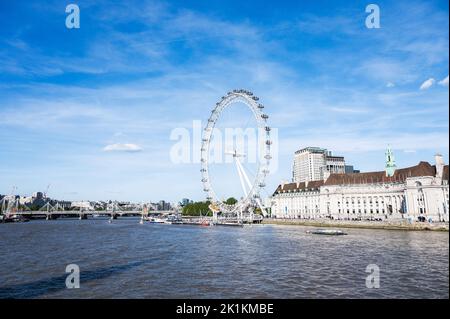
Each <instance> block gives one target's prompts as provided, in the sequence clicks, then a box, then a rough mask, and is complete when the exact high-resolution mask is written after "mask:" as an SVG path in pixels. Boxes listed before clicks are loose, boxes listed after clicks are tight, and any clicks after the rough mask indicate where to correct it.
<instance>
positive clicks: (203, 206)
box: [182, 201, 212, 216]
mask: <svg viewBox="0 0 450 319" xmlns="http://www.w3.org/2000/svg"><path fill="white" fill-rule="evenodd" d="M210 204H211V202H210V201H206V202H194V203H189V204H187V205H185V206H184V207H183V211H182V214H183V215H184V216H200V215H202V216H211V215H212V212H211V210H210V209H209V205H210Z"/></svg>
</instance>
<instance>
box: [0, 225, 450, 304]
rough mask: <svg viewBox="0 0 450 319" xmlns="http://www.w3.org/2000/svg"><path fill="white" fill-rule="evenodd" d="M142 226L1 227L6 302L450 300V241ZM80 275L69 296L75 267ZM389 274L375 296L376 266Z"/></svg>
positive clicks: (301, 230) (444, 236)
mask: <svg viewBox="0 0 450 319" xmlns="http://www.w3.org/2000/svg"><path fill="white" fill-rule="evenodd" d="M308 229H311V228H308V227H301V226H277V225H253V226H249V227H244V228H237V227H223V226H222V227H220V226H218V227H200V226H187V225H157V224H149V223H147V224H144V225H140V224H138V219H135V218H122V219H120V218H119V219H118V220H115V221H114V222H113V223H111V224H110V223H108V222H107V219H101V218H99V219H89V220H73V219H72V220H71V219H65V220H64V219H60V220H52V221H44V220H36V221H31V222H28V223H17V224H0V247H1V250H0V252H1V253H0V254H1V257H0V298H448V297H449V259H448V258H449V234H448V233H447V232H407V231H386V230H362V229H361V230H359V229H349V230H346V232H347V233H348V235H347V236H321V235H312V234H307V233H306V231H307V230H308ZM68 264H76V265H78V266H79V269H80V288H79V289H67V288H66V285H65V281H66V277H67V275H68V274H66V272H65V270H66V266H67V265H68ZM370 264H375V265H377V266H378V267H379V270H380V273H379V274H380V276H379V278H380V280H379V282H380V285H379V288H371V289H370V288H367V286H366V277H367V276H369V275H370V274H369V273H368V272H366V267H367V266H368V265H370Z"/></svg>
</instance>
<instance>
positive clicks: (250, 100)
mask: <svg viewBox="0 0 450 319" xmlns="http://www.w3.org/2000/svg"><path fill="white" fill-rule="evenodd" d="M258 101H259V98H258V97H256V96H255V95H253V93H252V92H250V91H247V90H243V89H240V90H233V91H232V92H228V93H227V95H226V96H222V99H221V100H220V101H219V102H217V103H216V105H215V107H214V108H213V110H212V111H211V115H210V116H209V118H208V122H207V125H206V127H205V129H204V131H203V134H202V146H201V164H202V165H201V166H202V168H201V172H202V184H203V191H204V192H205V193H206V194H207V199H208V200H209V201H210V202H211V203H214V204H215V205H217V206H218V208H220V210H221V211H222V212H226V213H233V212H236V211H237V210H243V209H245V208H246V207H248V206H249V205H250V204H251V201H252V200H253V197H254V198H259V193H260V190H261V189H262V188H263V187H264V179H265V177H266V175H267V174H268V173H269V170H268V168H269V163H270V159H271V155H270V145H271V143H272V142H271V140H270V130H271V129H270V126H268V124H267V119H268V116H267V115H266V114H264V113H263V112H262V109H263V108H264V106H263V105H262V104H260V103H259V102H258ZM236 102H242V103H243V104H245V105H246V106H247V107H248V108H249V109H250V110H251V111H252V114H253V116H254V118H255V120H256V123H257V127H258V129H264V131H265V133H266V135H265V144H266V145H265V148H264V159H265V162H264V163H262V160H261V157H260V156H258V161H257V169H256V174H255V176H254V180H253V183H252V186H251V187H250V186H249V188H250V189H249V192H248V194H247V195H246V196H244V197H243V198H240V199H237V202H236V203H235V204H233V205H230V204H226V203H224V202H222V201H221V200H220V199H219V198H218V196H217V194H216V192H215V191H214V189H213V187H212V185H211V183H210V174H209V150H210V143H211V137H212V133H213V130H214V128H215V126H216V123H217V121H218V120H219V118H220V115H221V114H222V112H223V111H224V110H225V109H226V108H227V107H229V106H230V105H232V104H234V103H236ZM259 146H261V145H259Z"/></svg>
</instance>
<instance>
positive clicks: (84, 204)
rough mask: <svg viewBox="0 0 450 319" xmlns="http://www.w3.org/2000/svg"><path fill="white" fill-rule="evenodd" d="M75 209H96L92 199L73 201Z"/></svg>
mask: <svg viewBox="0 0 450 319" xmlns="http://www.w3.org/2000/svg"><path fill="white" fill-rule="evenodd" d="M71 207H72V208H74V209H83V210H94V203H92V202H90V201H75V202H72V203H71Z"/></svg>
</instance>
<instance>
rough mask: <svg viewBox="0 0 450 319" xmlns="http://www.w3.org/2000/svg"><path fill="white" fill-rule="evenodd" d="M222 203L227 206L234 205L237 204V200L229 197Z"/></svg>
mask: <svg viewBox="0 0 450 319" xmlns="http://www.w3.org/2000/svg"><path fill="white" fill-rule="evenodd" d="M224 203H225V204H227V205H234V204H236V203H237V199H236V198H234V197H230V198H228V199H227V200H226V201H224Z"/></svg>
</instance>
